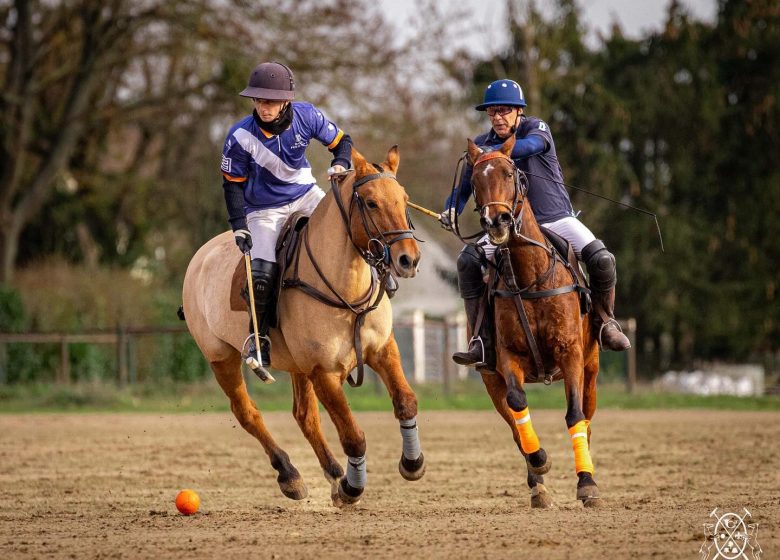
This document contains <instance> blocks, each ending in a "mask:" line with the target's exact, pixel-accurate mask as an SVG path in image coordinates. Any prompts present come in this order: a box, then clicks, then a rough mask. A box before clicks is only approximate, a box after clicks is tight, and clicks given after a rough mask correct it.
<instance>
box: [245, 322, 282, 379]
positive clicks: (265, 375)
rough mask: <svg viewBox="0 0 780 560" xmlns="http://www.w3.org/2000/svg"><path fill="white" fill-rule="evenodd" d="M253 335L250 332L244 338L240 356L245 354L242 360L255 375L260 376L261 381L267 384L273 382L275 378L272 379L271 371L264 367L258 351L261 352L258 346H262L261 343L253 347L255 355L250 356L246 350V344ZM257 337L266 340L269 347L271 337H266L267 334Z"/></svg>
mask: <svg viewBox="0 0 780 560" xmlns="http://www.w3.org/2000/svg"><path fill="white" fill-rule="evenodd" d="M254 337H255V333H251V334H250V335H249V336H248V337H246V340H244V344H243V346H242V347H241V355H242V356H246V359H245V360H244V363H246V365H247V366H248V367H249V369H251V370H252V371H253V372H255V375H257V377H259V378H260V381H262V382H263V383H267V384H270V383H273V382H274V381H276V379H274V376H273V375H271V372H270V371H268V370H267V369H266V368H265V367H264V365H263V358H262V356H261V355H260V352H261V350H260V348H261V347H262V344H261V345H260V346H258V347H257V348H255V355H254V356H252V355H251V354H250V353H249V352H248V350H247V344H249V342H250V341H251V340H252V339H254ZM258 338H259V339H260V340H266V341H267V342H268V345H269V347H270V345H271V339H270V338H268V336H267V335H266V336H258ZM267 365H271V364H267Z"/></svg>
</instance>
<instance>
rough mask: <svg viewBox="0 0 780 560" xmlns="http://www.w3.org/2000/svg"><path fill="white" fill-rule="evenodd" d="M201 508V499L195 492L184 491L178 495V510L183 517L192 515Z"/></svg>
mask: <svg viewBox="0 0 780 560" xmlns="http://www.w3.org/2000/svg"><path fill="white" fill-rule="evenodd" d="M199 507H200V498H199V497H198V495H197V494H196V493H195V491H194V490H189V489H188V490H182V491H181V492H179V493H178V494H177V495H176V509H178V510H179V511H180V512H181V513H182V515H192V514H193V513H195V512H196V511H198V508H199Z"/></svg>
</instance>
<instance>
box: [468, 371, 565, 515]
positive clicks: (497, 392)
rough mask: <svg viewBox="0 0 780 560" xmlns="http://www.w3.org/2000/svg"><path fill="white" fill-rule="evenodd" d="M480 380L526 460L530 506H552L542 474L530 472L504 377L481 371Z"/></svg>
mask: <svg viewBox="0 0 780 560" xmlns="http://www.w3.org/2000/svg"><path fill="white" fill-rule="evenodd" d="M482 382H483V383H484V384H485V388H486V389H487V392H488V395H490V400H492V401H493V406H494V407H496V410H497V411H498V413H499V414H500V415H501V417H502V418H503V419H504V420H505V421H506V423H507V424H509V428H510V429H511V430H512V437H513V438H514V440H515V443H516V444H517V448H518V449H519V450H520V453H522V454H523V457H524V458H525V461H526V468H527V469H528V478H527V481H528V488H530V489H531V507H532V508H547V507H550V506H552V499H551V498H550V495H549V494H548V493H547V488H546V487H545V486H544V476H542V475H541V474H535V473H533V472H531V466H530V464H529V463H528V458H527V456H526V453H525V451H523V445H522V439H521V437H520V430H519V429H518V426H517V424H516V423H515V418H514V416H513V415H512V409H510V408H509V405H507V402H506V393H507V390H506V382H505V381H504V378H503V377H501V375H499V374H498V373H483V374H482Z"/></svg>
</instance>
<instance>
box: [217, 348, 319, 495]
mask: <svg viewBox="0 0 780 560" xmlns="http://www.w3.org/2000/svg"><path fill="white" fill-rule="evenodd" d="M209 365H210V366H211V369H212V370H213V371H214V375H215V376H216V378H217V381H218V382H219V384H220V386H221V387H222V390H223V391H225V394H226V395H227V396H228V398H229V399H230V410H232V411H233V414H234V415H235V417H236V419H237V420H238V422H239V423H240V424H241V426H242V427H243V428H244V429H245V430H246V431H247V432H249V433H250V434H252V435H253V436H255V438H257V440H258V441H259V442H260V444H261V445H262V446H263V449H264V450H265V452H266V454H267V455H268V458H269V459H270V460H271V466H272V467H273V468H274V469H276V471H277V472H278V473H279V476H278V477H277V478H276V481H277V482H278V483H279V488H280V489H281V491H282V494H284V495H285V496H287V497H288V498H291V499H293V500H302V499H304V498H305V497H306V496H307V495H308V491H307V489H306V485H305V484H304V482H303V478H301V475H300V473H299V472H298V469H296V468H295V467H294V466H293V464H292V463H291V462H290V457H289V456H288V455H287V453H286V452H285V451H284V450H283V449H281V448H280V447H279V446H278V445H277V444H276V442H275V441H274V439H273V437H271V434H270V433H269V432H268V429H267V428H266V426H265V423H264V422H263V417H262V416H261V415H260V411H259V410H258V409H257V406H256V405H255V403H254V402H253V401H252V399H251V398H250V397H249V393H247V390H246V383H244V377H243V376H242V375H241V355H240V354H239V353H238V352H236V353H235V356H231V357H230V358H228V359H226V360H223V361H219V362H211V363H210V364H209Z"/></svg>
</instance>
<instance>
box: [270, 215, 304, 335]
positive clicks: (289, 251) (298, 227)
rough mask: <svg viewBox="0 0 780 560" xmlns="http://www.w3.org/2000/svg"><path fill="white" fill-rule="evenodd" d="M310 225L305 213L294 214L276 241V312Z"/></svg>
mask: <svg viewBox="0 0 780 560" xmlns="http://www.w3.org/2000/svg"><path fill="white" fill-rule="evenodd" d="M308 223H309V216H308V215H307V214H305V213H303V212H293V213H292V214H290V217H289V218H287V221H285V222H284V225H283V226H282V231H281V232H280V233H279V238H278V239H277V241H276V262H277V263H278V264H279V276H278V277H277V286H276V293H275V294H274V300H275V301H274V310H278V309H279V306H278V304H279V297H280V296H281V294H282V282H284V278H285V276H286V272H287V268H288V267H289V266H290V263H292V262H293V260H294V259H295V253H296V252H297V251H298V246H299V245H300V241H301V232H302V231H303V229H304V228H305V227H306V224H308ZM272 326H273V327H278V326H279V317H278V313H274V317H273V322H272Z"/></svg>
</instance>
